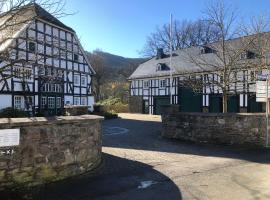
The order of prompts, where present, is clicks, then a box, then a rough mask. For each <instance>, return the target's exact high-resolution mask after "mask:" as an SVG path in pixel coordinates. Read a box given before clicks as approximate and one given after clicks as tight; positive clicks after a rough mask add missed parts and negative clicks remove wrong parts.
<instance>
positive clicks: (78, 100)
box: [74, 97, 80, 105]
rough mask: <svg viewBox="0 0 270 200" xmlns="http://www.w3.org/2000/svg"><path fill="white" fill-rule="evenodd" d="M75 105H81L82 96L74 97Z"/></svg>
mask: <svg viewBox="0 0 270 200" xmlns="http://www.w3.org/2000/svg"><path fill="white" fill-rule="evenodd" d="M74 105H80V97H74Z"/></svg>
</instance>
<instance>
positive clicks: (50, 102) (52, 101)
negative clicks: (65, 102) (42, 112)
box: [48, 97, 55, 109]
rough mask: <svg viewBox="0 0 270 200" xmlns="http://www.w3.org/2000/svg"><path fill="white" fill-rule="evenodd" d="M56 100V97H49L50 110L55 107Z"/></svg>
mask: <svg viewBox="0 0 270 200" xmlns="http://www.w3.org/2000/svg"><path fill="white" fill-rule="evenodd" d="M54 100H55V99H54V97H48V108H50V109H52V108H54V107H55V105H54Z"/></svg>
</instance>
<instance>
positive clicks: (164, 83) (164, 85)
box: [159, 80, 166, 88]
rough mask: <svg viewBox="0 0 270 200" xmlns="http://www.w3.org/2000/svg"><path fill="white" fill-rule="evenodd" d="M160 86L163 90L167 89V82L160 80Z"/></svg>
mask: <svg viewBox="0 0 270 200" xmlns="http://www.w3.org/2000/svg"><path fill="white" fill-rule="evenodd" d="M159 86H160V87H161V88H165V87H166V80H160V81H159Z"/></svg>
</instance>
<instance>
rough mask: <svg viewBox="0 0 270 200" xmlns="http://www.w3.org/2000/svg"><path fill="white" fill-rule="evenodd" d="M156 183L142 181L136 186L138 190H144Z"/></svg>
mask: <svg viewBox="0 0 270 200" xmlns="http://www.w3.org/2000/svg"><path fill="white" fill-rule="evenodd" d="M157 183H158V182H155V181H142V182H141V185H139V186H138V189H145V188H148V187H150V186H152V185H155V184H157Z"/></svg>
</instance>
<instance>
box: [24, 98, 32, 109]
mask: <svg viewBox="0 0 270 200" xmlns="http://www.w3.org/2000/svg"><path fill="white" fill-rule="evenodd" d="M24 103H25V106H26V108H28V107H30V106H32V105H33V97H31V96H28V97H26V99H25V102H24Z"/></svg>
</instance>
